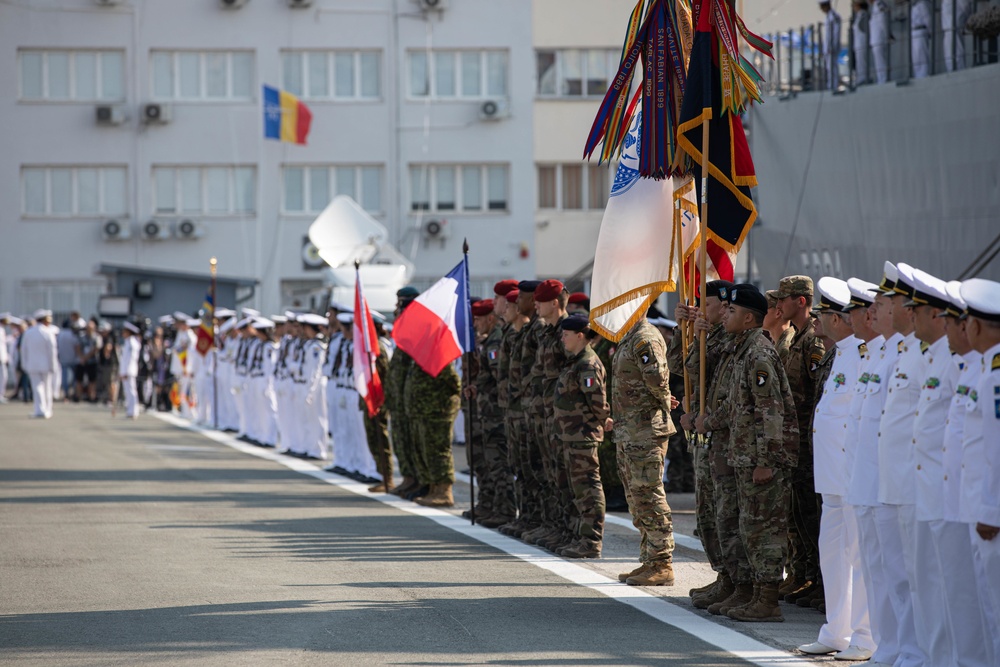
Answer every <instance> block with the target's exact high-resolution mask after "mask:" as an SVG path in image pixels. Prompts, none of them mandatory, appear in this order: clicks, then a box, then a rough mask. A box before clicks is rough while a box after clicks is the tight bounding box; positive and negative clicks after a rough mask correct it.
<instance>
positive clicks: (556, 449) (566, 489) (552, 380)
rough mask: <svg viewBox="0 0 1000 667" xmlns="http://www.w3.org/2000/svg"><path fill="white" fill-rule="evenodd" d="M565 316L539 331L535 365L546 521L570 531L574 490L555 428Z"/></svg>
mask: <svg viewBox="0 0 1000 667" xmlns="http://www.w3.org/2000/svg"><path fill="white" fill-rule="evenodd" d="M564 319H565V315H564V316H563V317H560V318H559V320H558V322H556V323H555V324H546V325H544V326H542V328H541V330H540V334H539V344H538V354H537V357H536V359H535V368H537V369H539V371H540V373H541V381H540V383H539V384H537V385H536V390H537V391H538V392H539V398H538V404H539V407H540V414H539V419H538V423H537V428H536V432H535V437H536V441H537V444H538V450H539V453H540V454H541V457H542V469H543V471H544V473H545V479H546V481H547V483H546V484H543V485H542V487H541V488H542V497H543V501H544V503H545V506H544V512H545V515H546V516H545V519H546V523H547V524H548V525H549V526H550V527H553V528H558V529H559V530H561V531H563V532H567V533H569V532H572V526H571V525H570V524H569V523H568V521H569V517H570V515H571V514H572V510H573V492H572V489H571V488H570V478H569V470H568V469H567V467H566V455H565V452H564V448H563V446H562V443H561V442H560V440H559V438H558V437H556V436H555V433H553V429H552V425H553V419H554V409H555V408H554V405H553V403H554V400H555V396H554V394H555V389H556V383H557V382H558V381H559V376H560V374H561V372H562V369H563V367H564V366H565V365H566V348H565V347H563V343H562V330H561V328H560V326H559V323H560V322H562V320H564ZM598 361H599V360H598ZM602 384H603V383H602ZM602 433H603V431H602Z"/></svg>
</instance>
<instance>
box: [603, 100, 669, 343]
mask: <svg viewBox="0 0 1000 667" xmlns="http://www.w3.org/2000/svg"><path fill="white" fill-rule="evenodd" d="M641 127H642V112H641V111H639V112H636V113H635V115H634V116H633V118H632V126H631V127H630V128H629V132H628V136H627V137H626V138H625V141H624V142H623V144H622V146H623V148H622V157H621V161H620V162H619V164H618V171H617V172H616V173H615V180H614V183H613V184H612V186H611V195H610V197H608V205H607V208H605V210H604V219H603V220H602V221H601V231H600V234H599V236H598V238H597V249H596V250H595V252H594V273H593V278H592V283H591V284H592V287H591V296H590V302H591V305H592V309H591V311H590V323H591V327H592V328H593V329H594V330H595V331H597V332H598V333H600V334H601V335H602V336H604V337H605V338H608V339H610V340H612V341H616V342H617V341H619V340H621V338H622V337H623V336H624V335H625V334H626V333H628V330H629V329H631V328H632V325H634V324H635V323H636V322H638V321H639V320H640V319H642V318H643V317H645V316H646V311H647V310H648V309H649V306H650V304H652V302H653V300H655V299H656V297H657V296H658V295H659V294H660V293H661V292H669V291H671V290H674V289H676V288H677V282H676V274H675V273H674V272H672V271H671V267H672V264H673V262H672V261H671V258H672V254H673V253H672V252H668V251H669V250H671V245H672V241H671V240H670V239H673V238H674V235H673V230H674V219H673V217H674V199H673V195H674V181H673V180H672V179H662V180H654V179H651V178H641V177H640V175H639V160H640V157H641V153H640V151H641V148H640V147H641V146H644V145H645V144H643V143H642V141H641V139H642V137H641V130H640V128H641Z"/></svg>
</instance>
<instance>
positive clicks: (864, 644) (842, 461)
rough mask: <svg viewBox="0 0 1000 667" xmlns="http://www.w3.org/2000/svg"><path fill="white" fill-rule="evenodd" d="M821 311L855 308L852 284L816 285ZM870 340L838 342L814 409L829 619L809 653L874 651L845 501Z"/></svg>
mask: <svg viewBox="0 0 1000 667" xmlns="http://www.w3.org/2000/svg"><path fill="white" fill-rule="evenodd" d="M816 289H817V293H818V295H819V304H818V306H817V310H819V312H821V313H823V312H834V313H843V312H846V311H845V309H847V308H849V307H850V303H851V291H850V289H849V288H848V286H847V283H846V282H844V281H843V280H838V279H836V278H832V277H829V276H824V277H823V278H820V279H819V281H818V282H817V284H816ZM863 345H864V344H863V343H862V341H861V340H860V339H859V338H857V337H856V336H853V335H851V336H847V337H846V338H844V339H842V340H840V341H837V342H836V345H835V349H834V351H833V355H834V357H833V362H832V365H831V367H830V374H829V376H828V377H827V380H826V383H825V384H824V385H823V392H822V394H821V396H820V399H819V401H818V402H817V403H816V409H815V412H814V414H813V430H812V437H813V469H814V470H815V485H816V493H818V494H821V495H822V498H823V511H822V514H821V516H820V534H819V559H820V561H819V562H820V569H821V570H822V573H823V588H824V595H825V602H826V623H825V624H823V626H822V627H821V628H820V631H819V636H818V638H817V641H818V644H819V646H816V645H814V646H816V649H814V650H813V651H809V650H807V649H808V646H807V647H804V648H802V650H804V651H806V652H807V653H810V652H812V653H815V652H820V651H826V650H827V649H835V650H837V651H845V650H847V649H848V648H852V647H853V648H852V652H855V651H856V652H858V653H859V654H860V655H859V659H864V658H866V657H868V656H869V655H870V654H871V651H872V650H874V648H875V644H874V642H873V641H872V636H871V627H870V623H869V618H868V598H867V593H866V592H865V582H864V578H863V575H862V571H861V563H860V553H859V545H858V532H857V519H856V517H855V514H854V510H853V509H852V508H851V507H850V506H848V505H847V503H846V502H845V501H844V496H846V495H847V485H848V481H849V479H850V469H849V468H848V462H847V430H848V428H847V427H848V424H847V422H848V420H849V418H850V407H851V402H852V398H853V396H854V388H855V386H856V385H857V382H858V377H859V375H860V372H859V368H860V365H861V358H862V352H861V348H862V346H863Z"/></svg>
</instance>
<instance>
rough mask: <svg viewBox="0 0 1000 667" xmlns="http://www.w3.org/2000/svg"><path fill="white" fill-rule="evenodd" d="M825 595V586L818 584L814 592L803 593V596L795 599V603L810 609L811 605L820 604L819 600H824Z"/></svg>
mask: <svg viewBox="0 0 1000 667" xmlns="http://www.w3.org/2000/svg"><path fill="white" fill-rule="evenodd" d="M824 597H825V595H824V594H823V587H822V586H816V588H814V589H813V590H812V592H811V593H809V595H803V596H802V597H800V598H799V599H797V600H796V601H795V604H796V605H798V606H799V607H803V608H805V609H809V608H810V607H815V605H816V604H819V601H822V600H823V598H824Z"/></svg>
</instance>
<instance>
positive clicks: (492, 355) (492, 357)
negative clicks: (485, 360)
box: [489, 350, 497, 361]
mask: <svg viewBox="0 0 1000 667" xmlns="http://www.w3.org/2000/svg"><path fill="white" fill-rule="evenodd" d="M489 357H490V361H496V358H497V351H496V350H490V354H489Z"/></svg>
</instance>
